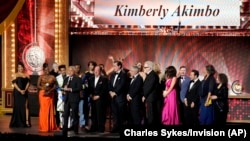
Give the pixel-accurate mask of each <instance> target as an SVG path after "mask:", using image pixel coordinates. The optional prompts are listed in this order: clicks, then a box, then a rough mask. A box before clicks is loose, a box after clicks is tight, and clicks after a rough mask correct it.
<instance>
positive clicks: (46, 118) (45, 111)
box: [37, 63, 57, 132]
mask: <svg viewBox="0 0 250 141" xmlns="http://www.w3.org/2000/svg"><path fill="white" fill-rule="evenodd" d="M43 71H44V74H43V75H41V76H40V77H39V78H38V83H37V87H38V89H39V104H40V109H39V124H38V126H39V131H40V132H51V131H54V130H56V129H57V126H56V120H55V116H54V115H55V109H54V90H55V88H56V78H55V77H54V76H53V75H50V74H49V67H48V64H46V63H45V64H44V65H43Z"/></svg>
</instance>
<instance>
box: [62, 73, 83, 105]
mask: <svg viewBox="0 0 250 141" xmlns="http://www.w3.org/2000/svg"><path fill="white" fill-rule="evenodd" d="M68 81H69V77H66V78H65V79H64V81H63V87H64V86H65V85H67V83H68ZM68 88H71V89H72V92H66V95H65V102H79V100H80V91H81V88H82V80H81V78H80V77H78V76H76V75H74V76H73V79H72V80H71V82H70V83H69V85H68Z"/></svg>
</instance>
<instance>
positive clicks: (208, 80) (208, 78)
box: [199, 65, 216, 125]
mask: <svg viewBox="0 0 250 141" xmlns="http://www.w3.org/2000/svg"><path fill="white" fill-rule="evenodd" d="M203 71H204V72H203V73H204V74H205V76H204V79H203V80H202V81H201V87H200V92H199V94H200V125H213V124H214V105H213V104H212V103H211V102H210V101H211V99H210V98H211V95H214V94H215V90H216V80H215V77H214V74H215V72H216V70H215V68H214V66H213V65H207V66H206V67H205V68H204V70H203Z"/></svg>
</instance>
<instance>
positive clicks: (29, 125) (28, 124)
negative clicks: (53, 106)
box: [26, 120, 31, 128]
mask: <svg viewBox="0 0 250 141" xmlns="http://www.w3.org/2000/svg"><path fill="white" fill-rule="evenodd" d="M26 127H27V128H30V127H31V124H30V122H29V121H28V120H27V121H26Z"/></svg>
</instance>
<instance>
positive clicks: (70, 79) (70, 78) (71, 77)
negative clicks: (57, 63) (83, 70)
mask: <svg viewBox="0 0 250 141" xmlns="http://www.w3.org/2000/svg"><path fill="white" fill-rule="evenodd" d="M72 79H73V76H70V77H69V80H68V83H67V84H68V85H69V84H70V82H71V81H72Z"/></svg>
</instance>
